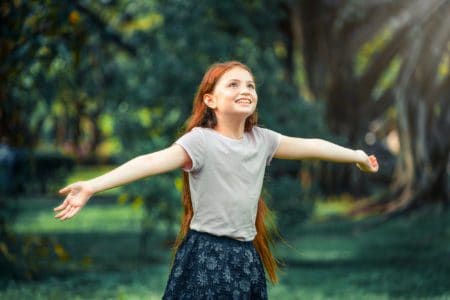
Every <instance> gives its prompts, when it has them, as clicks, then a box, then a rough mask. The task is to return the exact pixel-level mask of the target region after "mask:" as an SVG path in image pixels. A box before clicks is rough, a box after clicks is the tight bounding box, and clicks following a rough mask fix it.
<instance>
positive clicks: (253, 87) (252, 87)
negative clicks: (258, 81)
mask: <svg viewBox="0 0 450 300" xmlns="http://www.w3.org/2000/svg"><path fill="white" fill-rule="evenodd" d="M247 87H248V88H249V89H252V90H254V89H255V85H254V84H251V83H250V84H249V85H247Z"/></svg>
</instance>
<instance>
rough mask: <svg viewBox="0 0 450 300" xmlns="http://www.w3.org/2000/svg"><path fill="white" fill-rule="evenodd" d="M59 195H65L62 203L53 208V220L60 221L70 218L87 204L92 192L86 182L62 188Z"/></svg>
mask: <svg viewBox="0 0 450 300" xmlns="http://www.w3.org/2000/svg"><path fill="white" fill-rule="evenodd" d="M59 193H60V194H61V195H66V198H65V199H64V202H63V203H62V204H61V205H60V206H58V207H55V209H54V211H55V212H56V213H57V214H56V215H55V218H57V219H60V220H61V221H64V220H67V219H70V218H72V217H73V216H74V215H75V214H77V213H78V211H79V210H80V209H81V208H82V207H83V206H84V205H85V204H86V203H87V202H88V200H89V198H90V197H91V196H92V195H93V192H92V191H91V189H90V188H89V186H88V185H87V183H86V182H84V181H79V182H75V183H73V184H71V185H68V186H66V187H64V188H62V189H61V190H60V191H59Z"/></svg>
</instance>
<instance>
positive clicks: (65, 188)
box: [59, 185, 71, 195]
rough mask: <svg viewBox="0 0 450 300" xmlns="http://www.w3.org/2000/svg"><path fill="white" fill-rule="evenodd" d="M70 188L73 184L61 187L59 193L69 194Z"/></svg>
mask: <svg viewBox="0 0 450 300" xmlns="http://www.w3.org/2000/svg"><path fill="white" fill-rule="evenodd" d="M70 189H71V185H68V186H66V187H64V188H62V189H60V190H59V193H60V194H61V195H64V194H67V193H68V192H70Z"/></svg>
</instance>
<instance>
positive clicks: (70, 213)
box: [61, 206, 75, 221]
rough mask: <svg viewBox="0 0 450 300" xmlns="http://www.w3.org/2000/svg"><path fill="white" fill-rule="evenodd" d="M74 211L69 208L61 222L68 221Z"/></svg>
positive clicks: (72, 208)
mask: <svg viewBox="0 0 450 300" xmlns="http://www.w3.org/2000/svg"><path fill="white" fill-rule="evenodd" d="M74 211H75V207H73V206H72V207H71V208H70V210H69V211H68V212H67V213H66V214H65V215H64V216H63V217H62V218H61V221H64V220H67V219H69V218H70V216H71V215H72V213H73V212H74Z"/></svg>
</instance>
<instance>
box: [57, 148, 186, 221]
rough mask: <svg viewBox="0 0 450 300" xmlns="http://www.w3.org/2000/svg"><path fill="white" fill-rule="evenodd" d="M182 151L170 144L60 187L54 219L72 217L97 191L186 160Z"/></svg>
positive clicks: (159, 171) (152, 173) (184, 164)
mask: <svg viewBox="0 0 450 300" xmlns="http://www.w3.org/2000/svg"><path fill="white" fill-rule="evenodd" d="M190 162H191V161H190V157H189V156H188V154H187V153H186V152H185V150H184V149H183V148H182V147H181V146H179V145H177V144H174V145H172V146H171V147H169V148H166V149H164V150H161V151H157V152H153V153H150V154H145V155H141V156H138V157H135V158H133V159H131V160H129V161H128V162H126V163H124V164H123V165H120V166H119V167H117V168H115V169H114V170H112V171H110V172H108V173H106V174H104V175H101V176H98V177H95V178H93V179H91V180H88V181H79V182H75V183H73V184H70V185H68V186H66V187H64V188H62V189H61V190H60V191H59V193H60V194H61V195H66V198H65V199H64V202H63V203H62V204H61V205H60V206H58V207H56V208H55V209H54V210H55V212H57V214H56V215H55V218H57V219H60V220H66V219H69V218H71V217H73V216H74V215H75V214H76V213H78V211H79V210H80V209H81V208H82V207H83V206H84V205H85V204H86V203H87V202H88V200H89V198H91V197H92V195H94V194H95V193H97V192H101V191H105V190H108V189H110V188H113V187H117V186H120V185H123V184H126V183H130V182H132V181H135V180H138V179H141V178H144V177H147V176H151V175H156V174H161V173H164V172H168V171H171V170H174V169H177V168H180V167H182V166H186V165H188V164H189V163H190Z"/></svg>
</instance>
